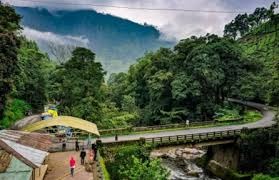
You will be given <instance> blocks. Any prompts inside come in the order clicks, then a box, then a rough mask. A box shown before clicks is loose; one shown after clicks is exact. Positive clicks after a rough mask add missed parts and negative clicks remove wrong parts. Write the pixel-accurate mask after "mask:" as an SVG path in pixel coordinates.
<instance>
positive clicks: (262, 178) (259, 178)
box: [253, 174, 279, 180]
mask: <svg viewBox="0 0 279 180" xmlns="http://www.w3.org/2000/svg"><path fill="white" fill-rule="evenodd" d="M253 180H279V177H274V178H273V177H270V176H268V175H263V174H257V175H255V176H254V177H253Z"/></svg>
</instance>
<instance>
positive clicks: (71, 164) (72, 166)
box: [70, 157, 76, 177]
mask: <svg viewBox="0 0 279 180" xmlns="http://www.w3.org/2000/svg"><path fill="white" fill-rule="evenodd" d="M75 167H76V161H75V159H74V157H71V159H70V168H71V175H72V177H73V176H74V170H75Z"/></svg>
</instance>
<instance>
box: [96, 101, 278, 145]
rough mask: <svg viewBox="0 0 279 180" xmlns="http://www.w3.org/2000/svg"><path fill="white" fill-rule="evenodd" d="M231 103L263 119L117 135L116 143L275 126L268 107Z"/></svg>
mask: <svg viewBox="0 0 279 180" xmlns="http://www.w3.org/2000/svg"><path fill="white" fill-rule="evenodd" d="M229 100H230V101H232V102H236V103H240V104H244V105H246V106H250V107H253V108H256V109H258V110H260V111H261V112H262V114H263V118H262V119H261V120H259V121H256V122H253V123H247V124H241V125H230V126H221V127H209V128H199V129H188V130H174V131H165V132H154V133H146V134H133V135H119V136H118V141H132V140H139V139H140V138H141V137H143V138H154V137H164V136H177V135H189V134H199V133H210V132H217V131H227V130H241V129H242V128H249V129H256V128H267V127H271V126H272V125H274V124H275V122H274V121H273V119H274V118H275V114H274V112H272V111H271V110H268V107H267V106H265V105H263V104H258V103H253V102H243V101H239V100H234V99H229ZM100 139H101V140H102V142H103V143H110V142H115V137H114V136H112V137H103V138H100Z"/></svg>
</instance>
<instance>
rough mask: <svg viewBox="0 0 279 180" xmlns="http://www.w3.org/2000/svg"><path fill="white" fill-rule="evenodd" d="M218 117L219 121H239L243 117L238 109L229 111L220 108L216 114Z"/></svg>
mask: <svg viewBox="0 0 279 180" xmlns="http://www.w3.org/2000/svg"><path fill="white" fill-rule="evenodd" d="M216 115H217V116H216V118H217V119H216V120H217V121H227V120H232V119H239V118H240V117H241V116H240V115H239V111H238V110H237V109H227V108H220V109H219V110H218V111H217V112H216Z"/></svg>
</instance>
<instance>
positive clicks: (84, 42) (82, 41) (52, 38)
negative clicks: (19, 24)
mask: <svg viewBox="0 0 279 180" xmlns="http://www.w3.org/2000/svg"><path fill="white" fill-rule="evenodd" d="M23 28H24V29H23V31H22V34H23V35H24V36H26V37H27V38H28V39H31V40H34V41H36V42H55V43H56V44H59V45H72V46H81V47H88V44H89V40H88V39H87V38H85V37H77V36H70V35H67V36H63V35H59V34H55V33H52V32H41V31H37V30H35V29H31V28H29V27H23Z"/></svg>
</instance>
